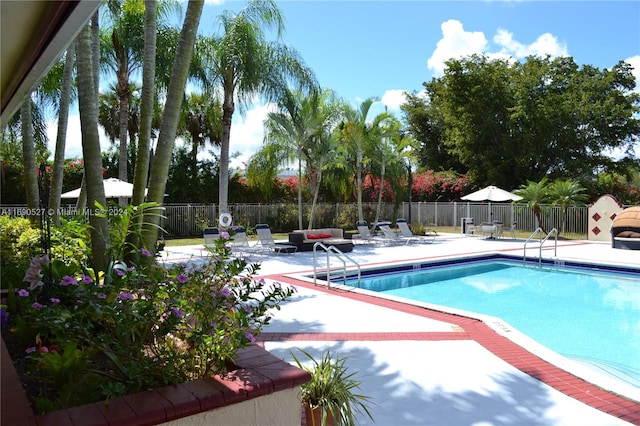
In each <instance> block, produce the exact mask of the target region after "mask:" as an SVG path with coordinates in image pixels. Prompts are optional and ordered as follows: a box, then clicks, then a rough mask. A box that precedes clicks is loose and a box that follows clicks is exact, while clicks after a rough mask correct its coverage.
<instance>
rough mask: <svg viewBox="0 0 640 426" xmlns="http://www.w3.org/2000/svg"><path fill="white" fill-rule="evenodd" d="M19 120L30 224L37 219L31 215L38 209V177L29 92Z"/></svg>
mask: <svg viewBox="0 0 640 426" xmlns="http://www.w3.org/2000/svg"><path fill="white" fill-rule="evenodd" d="M20 120H21V122H22V156H23V158H22V160H23V163H24V177H25V189H26V196H27V208H28V209H29V219H30V220H31V222H32V223H34V224H35V223H37V221H38V217H37V216H36V215H32V214H31V212H35V211H36V210H37V209H38V207H40V198H39V190H38V175H37V174H36V170H37V166H36V156H35V151H34V148H33V116H32V115H31V92H29V94H28V95H27V96H26V97H25V99H24V103H23V104H22V108H21V109H20Z"/></svg>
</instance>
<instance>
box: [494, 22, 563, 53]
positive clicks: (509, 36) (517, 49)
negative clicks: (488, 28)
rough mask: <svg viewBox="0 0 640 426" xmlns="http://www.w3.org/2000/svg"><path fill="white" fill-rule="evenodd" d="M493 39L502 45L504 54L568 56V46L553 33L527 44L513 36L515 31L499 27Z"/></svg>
mask: <svg viewBox="0 0 640 426" xmlns="http://www.w3.org/2000/svg"><path fill="white" fill-rule="evenodd" d="M493 41H494V42H495V43H496V44H497V45H498V46H501V47H502V49H501V51H500V53H501V54H503V55H509V56H513V57H514V58H517V59H521V58H526V57H527V56H532V55H533V56H546V55H550V56H551V57H558V56H567V55H568V51H567V46H566V45H565V44H564V43H560V42H558V39H557V37H555V36H554V35H552V34H549V33H544V34H542V35H541V36H539V37H538V38H537V39H536V40H535V41H534V42H533V43H531V44H529V45H525V44H523V43H520V42H518V41H516V40H515V39H514V38H513V33H512V32H509V31H507V30H505V29H498V32H497V34H496V35H495V36H494V37H493Z"/></svg>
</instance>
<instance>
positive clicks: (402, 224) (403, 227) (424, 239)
mask: <svg viewBox="0 0 640 426" xmlns="http://www.w3.org/2000/svg"><path fill="white" fill-rule="evenodd" d="M396 225H398V229H400V234H401V235H402V236H403V237H405V238H415V239H416V242H418V243H432V242H433V241H434V240H435V239H436V234H435V233H429V234H426V235H424V236H422V235H415V234H414V233H413V232H412V231H411V228H409V224H408V223H407V221H406V220H404V219H396Z"/></svg>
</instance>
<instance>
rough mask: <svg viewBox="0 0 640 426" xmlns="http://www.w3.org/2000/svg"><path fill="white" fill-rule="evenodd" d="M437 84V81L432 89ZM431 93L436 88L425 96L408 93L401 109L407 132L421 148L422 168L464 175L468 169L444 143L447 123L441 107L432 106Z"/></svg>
mask: <svg viewBox="0 0 640 426" xmlns="http://www.w3.org/2000/svg"><path fill="white" fill-rule="evenodd" d="M435 84H436V81H435V80H434V81H433V82H432V83H431V85H435ZM440 84H442V82H440ZM430 90H434V88H432V86H429V87H427V93H425V94H417V93H413V94H411V93H405V99H406V102H405V103H404V104H403V105H401V106H400V108H401V109H402V112H403V118H404V121H405V122H406V123H407V131H408V132H409V133H411V134H412V135H413V136H414V137H415V139H416V141H417V142H418V144H419V146H420V147H419V148H418V149H417V150H416V154H417V157H418V159H419V165H420V166H422V167H423V168H424V169H426V170H458V171H459V172H461V173H464V172H466V171H467V167H466V166H464V165H463V164H462V163H461V162H460V161H459V160H458V157H457V156H456V155H454V154H453V153H451V152H450V150H449V149H447V147H446V146H445V144H444V143H443V140H444V132H445V121H444V117H443V113H442V110H441V108H439V107H440V105H439V104H438V103H436V102H429V98H428V96H429V95H428V93H429V91H430Z"/></svg>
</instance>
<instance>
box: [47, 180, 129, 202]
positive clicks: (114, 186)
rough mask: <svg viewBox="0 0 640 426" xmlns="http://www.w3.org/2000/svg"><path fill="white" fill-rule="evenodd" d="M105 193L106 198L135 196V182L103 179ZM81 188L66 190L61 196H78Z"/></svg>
mask: <svg viewBox="0 0 640 426" xmlns="http://www.w3.org/2000/svg"><path fill="white" fill-rule="evenodd" d="M103 185H104V195H105V197H106V198H120V197H123V198H131V197H132V196H133V184H132V183H129V182H125V181H123V180H120V179H116V178H108V179H105V180H104V181H103ZM79 196H80V188H78V189H74V190H73V191H69V192H65V193H64V194H62V195H61V196H60V197H61V198H78V197H79Z"/></svg>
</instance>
